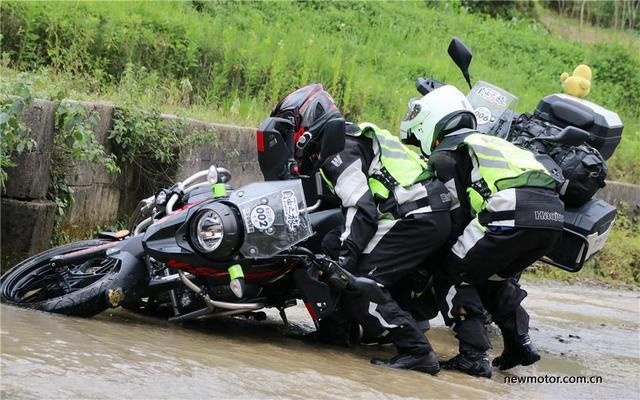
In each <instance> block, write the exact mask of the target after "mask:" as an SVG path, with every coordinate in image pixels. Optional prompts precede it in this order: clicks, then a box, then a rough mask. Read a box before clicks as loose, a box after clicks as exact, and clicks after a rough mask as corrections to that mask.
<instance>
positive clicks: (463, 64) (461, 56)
mask: <svg viewBox="0 0 640 400" xmlns="http://www.w3.org/2000/svg"><path fill="white" fill-rule="evenodd" d="M447 52H448V53H449V57H451V59H452V60H453V62H454V63H456V65H457V66H458V68H460V70H461V71H462V75H464V79H465V80H466V81H467V84H468V85H469V88H471V78H470V76H469V65H470V64H471V58H473V53H471V50H469V48H468V47H467V46H466V45H465V44H464V43H463V42H462V40H460V39H458V38H457V37H454V38H453V39H451V43H449V48H448V49H447Z"/></svg>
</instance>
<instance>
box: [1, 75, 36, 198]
mask: <svg viewBox="0 0 640 400" xmlns="http://www.w3.org/2000/svg"><path fill="white" fill-rule="evenodd" d="M13 92H14V93H15V94H16V96H14V97H7V96H2V99H1V100H0V135H1V136H0V188H4V185H5V182H6V181H7V172H6V171H7V168H11V167H14V166H15V165H16V164H15V162H14V160H13V159H12V157H14V156H17V155H20V154H22V153H24V152H25V151H27V152H29V151H32V150H34V149H35V147H36V142H35V141H34V140H33V139H30V138H29V137H28V135H29V127H28V126H27V125H26V124H25V123H24V122H23V117H24V112H25V109H26V108H27V107H28V106H29V105H30V104H31V101H32V100H33V98H32V96H31V91H30V90H29V87H28V85H26V84H22V85H19V86H18V87H16V88H15V90H14V91H13Z"/></svg>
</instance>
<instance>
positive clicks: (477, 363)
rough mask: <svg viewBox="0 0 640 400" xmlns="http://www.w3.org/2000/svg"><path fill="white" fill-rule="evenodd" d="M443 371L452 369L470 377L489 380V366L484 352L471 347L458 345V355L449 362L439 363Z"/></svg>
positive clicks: (487, 357)
mask: <svg viewBox="0 0 640 400" xmlns="http://www.w3.org/2000/svg"><path fill="white" fill-rule="evenodd" d="M441 366H442V368H443V369H453V370H458V371H461V372H464V373H465V374H468V375H471V376H478V377H483V378H491V365H489V356H488V355H487V352H486V351H480V350H478V349H476V348H474V347H472V346H469V345H465V344H462V343H461V344H460V353H459V354H458V355H457V356H455V357H453V358H452V359H450V360H447V361H445V362H443V363H441Z"/></svg>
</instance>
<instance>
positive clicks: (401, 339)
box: [342, 211, 451, 354]
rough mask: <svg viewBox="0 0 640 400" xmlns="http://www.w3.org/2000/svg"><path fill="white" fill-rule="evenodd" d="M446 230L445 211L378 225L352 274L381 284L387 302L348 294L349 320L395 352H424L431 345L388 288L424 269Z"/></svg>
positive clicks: (447, 223)
mask: <svg viewBox="0 0 640 400" xmlns="http://www.w3.org/2000/svg"><path fill="white" fill-rule="evenodd" d="M450 227H451V222H450V217H449V213H448V211H443V212H431V213H424V214H417V215H413V216H410V217H408V218H405V219H399V220H382V221H380V223H379V225H378V231H377V232H376V234H375V236H374V237H373V238H372V239H371V241H370V242H369V245H368V246H367V248H366V249H365V250H364V252H363V254H362V256H361V257H360V259H359V260H358V265H357V267H356V270H355V271H353V272H354V273H356V274H358V275H361V276H367V277H369V278H372V279H374V280H375V281H377V282H379V283H380V284H382V285H383V286H384V287H383V291H384V292H385V295H386V297H387V302H386V303H385V304H376V303H373V302H370V301H369V300H367V299H365V298H363V297H362V296H361V295H359V294H358V293H354V292H350V291H347V292H345V295H344V296H343V300H344V301H343V302H342V306H343V307H344V310H345V311H346V312H347V313H348V314H349V315H350V317H351V318H353V319H354V320H355V321H357V322H358V323H359V324H360V325H362V327H363V329H364V330H365V332H367V333H368V334H369V335H371V336H387V335H389V336H388V337H389V338H390V339H391V341H392V342H393V343H394V345H395V346H396V347H397V348H398V351H399V352H400V353H413V354H424V353H426V352H427V351H429V350H431V346H430V344H429V342H428V341H427V339H426V337H425V336H424V333H423V332H422V331H421V330H420V329H418V327H417V326H416V322H415V320H414V319H413V318H412V317H411V315H410V314H409V313H408V312H406V311H405V310H403V309H402V308H400V306H399V305H398V303H397V302H396V301H395V300H394V299H393V298H392V296H391V295H390V293H389V289H388V288H389V287H391V286H393V285H394V284H395V283H396V282H398V281H399V280H401V279H402V278H403V277H405V276H406V275H407V274H409V273H410V272H412V271H415V270H416V269H417V268H418V267H420V266H421V265H423V263H424V261H425V259H426V258H427V257H429V256H431V255H433V254H434V253H435V252H436V251H437V250H438V249H439V248H440V246H442V244H443V243H444V242H445V240H446V239H447V236H448V235H449V231H450Z"/></svg>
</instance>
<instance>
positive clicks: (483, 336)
mask: <svg viewBox="0 0 640 400" xmlns="http://www.w3.org/2000/svg"><path fill="white" fill-rule="evenodd" d="M560 235H561V231H557V230H552V229H542V228H539V229H533V228H508V229H503V230H499V231H491V230H484V229H483V227H481V226H480V225H479V224H478V223H477V220H474V221H472V222H471V223H470V224H469V226H467V229H466V230H465V232H464V233H463V234H462V235H461V236H460V238H459V239H458V242H457V243H456V244H455V245H454V246H453V248H452V251H451V252H450V253H449V254H448V255H447V256H446V257H445V259H444V262H443V265H442V269H441V270H440V271H439V274H438V278H437V280H436V284H435V288H436V296H437V299H438V303H439V306H440V310H441V312H442V315H443V317H444V319H445V322H446V323H447V324H448V325H450V326H452V327H453V330H454V331H455V332H456V337H457V338H458V339H459V340H460V346H461V348H464V346H472V347H474V348H476V349H478V350H481V351H485V350H487V349H489V348H490V347H491V343H490V342H489V338H488V336H487V332H486V329H485V323H486V322H488V320H487V315H486V313H487V312H488V313H490V314H491V317H492V319H493V321H494V322H495V323H496V324H497V325H498V326H499V327H500V329H501V330H502V331H503V334H504V335H521V334H524V333H527V332H528V331H529V315H528V314H527V312H526V311H525V310H524V308H522V306H521V305H520V303H521V302H522V300H523V299H524V298H525V297H526V296H527V292H526V291H525V290H523V289H522V288H520V285H518V278H519V274H520V272H522V271H523V270H524V269H525V268H527V267H528V266H529V265H531V264H533V262H535V261H536V260H538V259H539V258H541V257H542V256H544V255H545V254H546V253H548V252H549V250H550V249H551V248H552V246H553V245H554V244H555V242H556V241H557V240H558V239H559V238H560Z"/></svg>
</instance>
